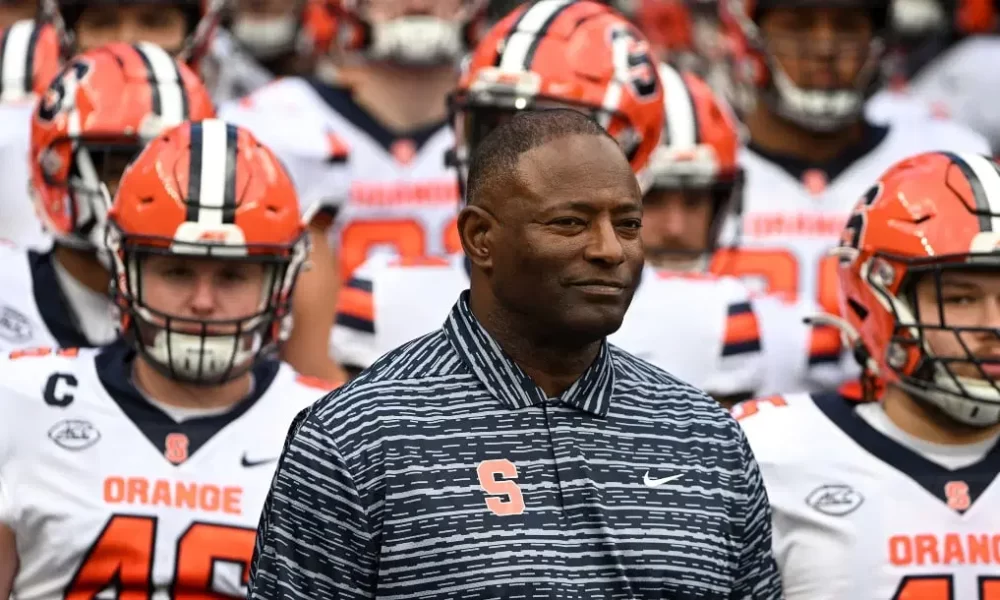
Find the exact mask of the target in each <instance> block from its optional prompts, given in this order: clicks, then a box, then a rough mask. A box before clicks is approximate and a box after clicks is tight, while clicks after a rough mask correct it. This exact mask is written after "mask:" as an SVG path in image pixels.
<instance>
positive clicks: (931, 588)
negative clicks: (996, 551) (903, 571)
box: [892, 575, 1000, 600]
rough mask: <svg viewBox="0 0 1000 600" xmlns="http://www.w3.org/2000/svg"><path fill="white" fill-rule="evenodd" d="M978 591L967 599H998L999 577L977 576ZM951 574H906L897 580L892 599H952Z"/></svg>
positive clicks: (999, 595) (953, 596)
mask: <svg viewBox="0 0 1000 600" xmlns="http://www.w3.org/2000/svg"><path fill="white" fill-rule="evenodd" d="M978 588H979V592H978V595H977V596H975V598H974V599H973V598H970V599H969V600H1000V577H987V576H980V577H979V586H978ZM954 598H955V589H954V578H953V577H952V576H951V575H907V576H906V577H904V578H903V580H902V581H900V582H899V587H898V588H896V594H895V595H894V596H893V597H892V600H953V599H954Z"/></svg>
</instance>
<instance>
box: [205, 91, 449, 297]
mask: <svg viewBox="0 0 1000 600" xmlns="http://www.w3.org/2000/svg"><path fill="white" fill-rule="evenodd" d="M219 114H220V118H222V119H225V120H226V121H229V122H231V123H235V124H237V125H240V126H242V127H246V128H248V129H249V130H251V131H253V132H254V134H256V135H257V136H258V137H259V138H260V140H261V141H262V142H264V143H265V144H267V145H268V146H270V147H271V148H272V149H273V150H274V151H275V153H276V154H277V155H278V156H279V157H280V158H281V160H282V161H283V162H284V164H285V166H286V168H288V170H289V173H290V174H291V176H292V179H293V181H294V182H295V185H296V187H297V189H298V192H299V196H300V197H299V202H300V204H301V205H302V207H303V211H304V212H305V214H306V216H307V218H312V217H313V216H314V215H315V214H316V213H317V212H319V211H322V210H329V211H331V212H332V213H335V214H336V221H335V224H334V227H332V228H331V236H332V238H331V242H332V244H333V247H334V248H336V249H337V251H338V253H339V257H340V273H341V275H342V276H343V277H344V278H345V279H346V278H347V277H348V276H349V275H350V273H351V272H353V271H354V269H356V268H357V267H359V266H361V264H362V263H364V261H365V260H367V258H368V257H369V256H371V255H373V254H376V253H387V254H390V255H393V256H402V257H406V258H417V257H420V256H446V255H448V254H451V253H454V252H457V251H459V250H461V244H460V242H459V240H458V227H457V222H458V205H459V193H458V179H457V176H456V172H455V171H454V170H453V169H450V168H448V167H446V166H445V153H446V152H447V151H448V150H449V149H451V148H452V146H453V145H454V135H453V133H452V131H451V129H450V128H449V127H448V126H447V124H446V123H445V122H441V123H436V124H434V125H431V126H428V127H424V128H422V129H419V130H416V131H411V132H408V133H407V134H405V135H398V134H395V133H392V132H390V131H388V130H387V129H386V128H385V127H383V126H382V125H381V124H379V123H378V122H377V121H375V119H374V118H373V117H372V116H371V115H370V114H369V113H368V112H367V111H365V109H363V108H362V107H361V106H359V105H358V104H357V103H356V102H355V101H354V99H353V98H352V96H351V93H350V92H349V91H348V90H347V89H345V88H340V87H334V86H330V85H327V84H324V83H321V82H318V81H315V80H307V79H301V78H284V79H279V80H277V81H275V82H274V83H272V84H270V85H268V86H265V87H264V88H262V89H260V90H258V91H257V92H255V93H253V94H251V95H250V96H248V97H247V98H244V99H243V100H241V101H239V102H235V103H230V104H228V105H226V106H223V107H222V108H221V109H220V111H219Z"/></svg>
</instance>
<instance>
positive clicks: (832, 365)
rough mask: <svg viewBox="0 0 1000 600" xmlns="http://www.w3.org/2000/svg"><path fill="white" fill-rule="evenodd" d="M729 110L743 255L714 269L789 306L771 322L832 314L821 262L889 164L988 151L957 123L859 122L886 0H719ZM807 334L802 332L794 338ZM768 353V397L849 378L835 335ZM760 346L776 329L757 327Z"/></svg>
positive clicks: (807, 338)
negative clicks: (744, 141)
mask: <svg viewBox="0 0 1000 600" xmlns="http://www.w3.org/2000/svg"><path fill="white" fill-rule="evenodd" d="M722 8H723V10H724V17H725V22H726V23H727V28H728V31H729V32H730V33H731V34H732V39H731V43H730V44H729V45H728V47H729V48H731V49H732V51H733V60H734V64H735V71H734V73H735V77H736V83H737V84H739V85H741V86H742V87H743V88H744V90H745V91H746V92H747V93H746V94H737V95H736V96H735V97H736V98H737V99H742V100H747V99H752V100H753V103H752V104H749V105H747V104H744V105H742V106H740V107H739V109H740V110H741V112H742V117H743V120H744V122H745V124H746V127H747V130H748V132H749V135H750V140H749V144H748V147H747V149H746V151H745V152H744V154H743V156H742V158H741V164H742V165H743V166H744V168H745V169H746V172H747V184H746V188H745V193H744V204H743V219H742V224H743V227H742V238H741V247H740V248H739V249H738V250H737V251H735V252H723V253H720V254H719V255H718V256H717V259H716V261H715V263H714V264H713V271H714V272H718V273H725V274H730V275H735V276H739V277H742V278H745V279H746V280H748V281H752V282H753V283H754V284H755V285H760V286H761V287H762V288H763V289H766V290H767V291H770V292H776V293H781V294H785V295H786V296H787V297H788V298H789V300H790V302H792V304H793V306H794V307H795V312H794V314H795V315H798V316H796V317H795V318H790V315H792V314H793V312H792V311H791V310H790V309H782V311H781V313H782V314H784V315H785V317H786V318H785V319H784V320H782V319H781V318H780V317H781V314H779V315H776V318H769V317H768V318H763V319H762V327H765V328H769V327H771V325H770V324H774V325H775V326H784V325H785V324H787V325H788V326H789V327H794V328H799V329H801V325H800V323H799V322H798V321H799V320H800V317H801V316H808V315H809V314H811V313H815V312H832V313H835V312H836V311H837V303H836V298H837V287H836V286H837V280H836V276H835V273H836V270H835V265H836V259H832V258H830V257H828V251H829V249H830V248H831V247H832V246H834V245H836V240H837V236H838V235H839V231H840V229H841V228H842V225H843V223H844V222H845V220H846V218H847V215H848V214H849V212H850V209H851V203H852V202H853V199H854V198H856V197H857V196H858V195H859V194H861V193H863V192H864V189H865V188H866V187H867V185H868V184H867V182H869V181H872V180H874V179H876V178H877V177H878V176H879V174H881V173H882V172H883V171H884V170H885V169H886V168H887V167H888V166H889V165H890V164H892V163H893V162H895V161H897V160H900V159H902V158H903V157H905V156H909V155H911V154H913V153H914V152H920V151H924V150H928V151H929V150H937V149H942V150H955V151H962V150H966V151H973V152H986V151H987V150H988V147H987V144H986V142H985V140H984V139H983V138H982V137H981V136H979V135H977V134H974V133H972V132H971V131H968V130H966V129H964V128H962V127H960V126H958V125H955V124H952V123H947V122H937V121H931V120H926V121H921V122H913V123H908V124H906V125H905V126H898V127H896V126H888V127H883V126H879V125H874V124H872V123H870V122H869V121H868V120H866V118H865V116H864V105H865V100H866V99H867V98H868V96H869V95H870V94H871V93H872V92H873V91H874V89H875V86H876V84H877V75H878V73H879V69H880V62H881V58H882V55H883V51H882V50H883V47H884V41H883V38H882V34H883V32H884V30H885V24H886V19H887V12H888V10H889V8H888V2H887V1H886V0H879V1H874V0H723V1H722ZM804 331H805V330H804ZM809 331H811V333H810V334H809V335H803V336H801V339H800V340H799V342H798V343H797V344H786V347H787V348H788V349H789V351H788V353H787V354H785V353H782V354H771V353H769V356H773V357H774V358H775V359H776V361H777V362H776V366H775V367H774V368H771V369H769V370H768V372H769V373H770V374H773V375H775V376H776V378H775V379H771V380H769V381H768V382H767V384H766V386H765V388H764V389H765V390H767V391H768V392H774V393H779V392H788V391H792V390H798V391H801V390H816V389H832V388H834V387H836V386H837V385H838V384H839V383H840V382H842V381H844V380H845V379H849V378H851V377H852V376H854V375H855V370H854V369H853V361H852V360H851V359H850V357H849V356H848V355H847V354H846V353H845V352H843V347H842V345H841V340H840V334H839V333H838V332H837V331H836V330H835V329H834V328H830V327H816V328H813V329H812V330H809ZM761 333H762V336H764V338H765V344H766V343H767V342H766V340H767V338H769V337H771V335H778V334H776V333H773V332H770V331H766V330H764V329H762V332H761Z"/></svg>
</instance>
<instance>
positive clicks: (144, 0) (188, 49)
mask: <svg viewBox="0 0 1000 600" xmlns="http://www.w3.org/2000/svg"><path fill="white" fill-rule="evenodd" d="M226 1H227V0H171V1H169V2H164V1H163V0H39V5H40V7H41V14H42V15H43V18H44V19H45V20H47V21H49V22H51V23H53V24H54V25H55V26H56V28H57V30H58V31H59V33H60V40H61V42H62V45H63V55H64V56H65V57H67V58H68V57H70V56H72V55H74V54H76V53H77V52H78V48H77V46H76V39H75V31H76V23H77V21H78V20H79V18H80V15H81V14H82V13H83V11H84V9H85V8H87V7H89V6H94V5H101V4H105V5H123V4H161V5H162V4H169V5H176V6H178V7H180V8H181V9H183V10H184V14H185V19H186V22H187V30H186V31H187V35H186V37H185V39H184V43H183V44H182V45H181V47H180V48H168V49H167V50H169V51H170V52H171V54H173V55H174V56H175V57H176V58H178V59H179V60H181V61H184V62H185V63H187V64H188V65H189V66H191V67H194V68H197V67H198V65H199V63H200V61H201V59H202V58H204V56H205V55H206V54H207V53H208V51H209V49H210V46H211V44H212V38H213V36H214V35H215V30H216V29H217V28H218V26H219V21H220V20H221V17H222V9H223V7H224V6H225V4H226Z"/></svg>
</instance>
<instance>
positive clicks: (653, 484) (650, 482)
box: [642, 471, 684, 488]
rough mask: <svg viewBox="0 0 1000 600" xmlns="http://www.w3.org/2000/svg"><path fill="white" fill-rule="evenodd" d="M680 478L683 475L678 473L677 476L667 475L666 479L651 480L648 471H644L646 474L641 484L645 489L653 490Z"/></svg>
mask: <svg viewBox="0 0 1000 600" xmlns="http://www.w3.org/2000/svg"><path fill="white" fill-rule="evenodd" d="M681 477H684V474H683V473H679V474H677V475H669V476H667V477H661V478H659V479H653V478H651V477H650V476H649V471H646V474H645V475H643V476H642V482H643V483H645V484H646V487H651V488H655V487H660V486H661V485H663V484H664V483H670V482H671V481H674V480H675V479H680V478H681Z"/></svg>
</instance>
